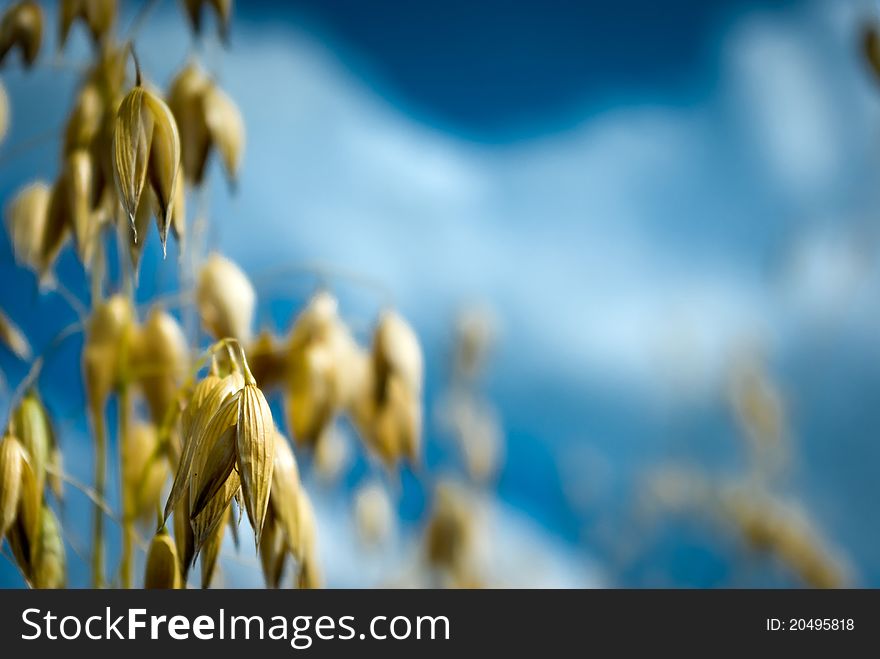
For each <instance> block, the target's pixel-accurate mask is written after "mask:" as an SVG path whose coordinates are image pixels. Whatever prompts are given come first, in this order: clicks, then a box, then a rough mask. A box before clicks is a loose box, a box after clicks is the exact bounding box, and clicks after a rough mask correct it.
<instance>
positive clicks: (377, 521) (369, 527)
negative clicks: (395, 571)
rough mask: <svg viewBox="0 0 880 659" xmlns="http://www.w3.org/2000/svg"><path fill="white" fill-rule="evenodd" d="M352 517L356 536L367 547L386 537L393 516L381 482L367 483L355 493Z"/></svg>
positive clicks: (375, 544) (373, 545)
mask: <svg viewBox="0 0 880 659" xmlns="http://www.w3.org/2000/svg"><path fill="white" fill-rule="evenodd" d="M354 517H355V522H356V523H357V530H358V536H359V538H360V540H361V542H362V543H363V544H364V545H366V546H367V547H375V546H377V545H380V544H381V543H382V542H384V541H385V540H386V539H387V538H388V536H389V535H390V533H391V528H392V524H393V520H394V517H393V512H392V510H391V501H390V500H389V499H388V492H387V491H386V490H385V488H384V487H383V486H382V484H381V483H379V482H378V481H374V482H370V483H367V484H366V485H364V486H362V487H361V488H360V489H359V490H358V491H357V492H356V493H355V500H354Z"/></svg>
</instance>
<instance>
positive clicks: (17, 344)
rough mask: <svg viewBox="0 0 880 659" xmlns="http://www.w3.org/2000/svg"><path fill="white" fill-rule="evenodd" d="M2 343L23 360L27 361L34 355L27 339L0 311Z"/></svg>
mask: <svg viewBox="0 0 880 659" xmlns="http://www.w3.org/2000/svg"><path fill="white" fill-rule="evenodd" d="M0 342H2V343H3V345H5V346H6V347H7V348H8V349H9V350H10V351H11V352H12V354H13V355H15V356H16V357H18V358H19V359H21V360H24V361H27V360H29V359H30V358H31V355H32V354H33V351H32V350H31V344H30V342H29V341H28V340H27V337H26V336H25V335H24V333H23V332H22V331H21V330H20V329H19V328H18V325H16V324H15V323H13V322H12V319H10V318H9V316H7V315H6V314H5V313H3V311H2V310H0Z"/></svg>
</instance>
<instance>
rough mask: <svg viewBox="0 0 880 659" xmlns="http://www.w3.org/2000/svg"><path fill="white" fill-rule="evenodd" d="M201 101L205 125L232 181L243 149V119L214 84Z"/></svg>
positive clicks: (229, 100)
mask: <svg viewBox="0 0 880 659" xmlns="http://www.w3.org/2000/svg"><path fill="white" fill-rule="evenodd" d="M203 103H204V111H205V125H206V126H207V128H208V131H209V133H210V135H211V140H212V142H213V143H214V144H215V145H216V146H217V150H218V151H219V152H220V158H221V159H222V161H223V168H224V169H225V170H226V176H227V178H228V179H229V180H230V182H234V181H235V179H236V178H237V177H238V169H239V167H240V165H241V157H242V152H243V151H244V141H245V133H244V120H243V119H242V117H241V113H240V112H239V110H238V108H237V107H236V105H235V103H233V102H232V99H231V98H229V96H227V95H226V94H225V93H224V92H223V91H222V90H220V89H219V88H218V87H217V86H216V85H213V84H212V85H211V86H210V87H208V89H207V91H206V93H205V96H204V101H203Z"/></svg>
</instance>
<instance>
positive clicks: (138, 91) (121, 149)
mask: <svg viewBox="0 0 880 659" xmlns="http://www.w3.org/2000/svg"><path fill="white" fill-rule="evenodd" d="M113 153H114V158H113V176H114V180H115V182H116V188H117V192H118V194H119V198H120V201H121V202H122V207H123V209H124V210H125V211H126V213H128V217H129V220H130V222H131V226H132V231H135V232H136V226H135V216H136V213H137V210H138V204H139V203H140V199H141V194H142V193H143V191H144V188H145V186H148V187H149V189H150V190H152V191H153V194H154V195H155V200H156V204H157V216H156V221H157V224H158V226H159V236H160V238H161V240H162V249H163V250H165V248H166V241H167V235H168V228H169V227H170V225H171V222H172V212H173V208H174V203H173V202H174V199H175V196H176V186H177V184H178V183H177V181H178V173H179V170H180V135H179V133H178V130H177V123H176V122H175V121H174V116H173V115H172V114H171V110H170V109H168V106H167V105H166V104H165V102H164V101H163V100H162V99H160V98H159V97H158V96H157V95H156V94H154V93H153V92H151V91H149V90H148V89H146V88H145V87H144V86H143V85H141V84H136V85H135V86H134V87H133V88H132V90H131V91H129V93H128V94H126V96H125V98H124V99H123V100H122V103H121V104H120V106H119V110H118V112H117V114H116V121H115V125H114V129H113ZM137 240H139V238H138V236H137V235H135V241H137Z"/></svg>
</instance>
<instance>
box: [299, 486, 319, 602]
mask: <svg viewBox="0 0 880 659" xmlns="http://www.w3.org/2000/svg"><path fill="white" fill-rule="evenodd" d="M296 502H297V530H298V535H299V538H298V540H297V543H296V548H295V551H294V552H293V553H294V556H296V557H297V560H298V561H299V566H300V570H299V576H298V585H299V587H300V588H320V587H321V574H320V570H319V569H318V552H317V526H316V524H315V511H314V508H312V502H311V500H310V499H309V497H308V495H307V494H306V491H305V490H304V489H302V488H300V491H299V495H298V496H297V498H296Z"/></svg>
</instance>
